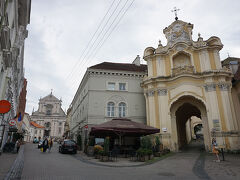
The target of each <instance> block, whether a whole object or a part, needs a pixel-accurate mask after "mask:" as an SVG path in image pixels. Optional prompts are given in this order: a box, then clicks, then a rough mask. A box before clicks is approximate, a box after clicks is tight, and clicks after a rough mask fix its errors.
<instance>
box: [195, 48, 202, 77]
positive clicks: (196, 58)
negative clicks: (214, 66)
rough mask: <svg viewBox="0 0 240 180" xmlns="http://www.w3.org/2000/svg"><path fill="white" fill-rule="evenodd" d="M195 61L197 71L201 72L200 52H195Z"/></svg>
mask: <svg viewBox="0 0 240 180" xmlns="http://www.w3.org/2000/svg"><path fill="white" fill-rule="evenodd" d="M193 62H194V67H195V69H196V71H197V72H198V73H199V72H201V66H200V59H199V53H197V52H193Z"/></svg>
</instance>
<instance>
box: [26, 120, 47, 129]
mask: <svg viewBox="0 0 240 180" xmlns="http://www.w3.org/2000/svg"><path fill="white" fill-rule="evenodd" d="M30 124H31V125H32V126H34V127H36V128H45V127H44V126H41V125H39V124H38V123H36V122H34V121H31V122H30Z"/></svg>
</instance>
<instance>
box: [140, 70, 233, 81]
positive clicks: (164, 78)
mask: <svg viewBox="0 0 240 180" xmlns="http://www.w3.org/2000/svg"><path fill="white" fill-rule="evenodd" d="M219 76H227V77H233V75H232V72H231V71H229V70H227V69H220V70H210V71H204V72H202V73H196V72H195V73H182V74H177V75H174V76H173V75H172V76H156V77H146V78H144V79H143V82H142V83H141V84H142V85H146V84H151V83H156V82H169V81H174V80H176V79H179V78H182V77H191V78H194V79H204V78H207V77H219Z"/></svg>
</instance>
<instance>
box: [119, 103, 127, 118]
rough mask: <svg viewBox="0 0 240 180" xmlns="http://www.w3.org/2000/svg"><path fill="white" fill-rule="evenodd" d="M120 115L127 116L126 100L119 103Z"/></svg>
mask: <svg viewBox="0 0 240 180" xmlns="http://www.w3.org/2000/svg"><path fill="white" fill-rule="evenodd" d="M118 112H119V117H125V116H126V104H125V103H124V102H121V103H119V109H118Z"/></svg>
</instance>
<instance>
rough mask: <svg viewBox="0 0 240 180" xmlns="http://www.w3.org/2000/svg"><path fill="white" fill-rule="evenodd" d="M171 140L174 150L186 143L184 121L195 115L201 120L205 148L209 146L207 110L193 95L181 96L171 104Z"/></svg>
mask: <svg viewBox="0 0 240 180" xmlns="http://www.w3.org/2000/svg"><path fill="white" fill-rule="evenodd" d="M170 110H171V119H172V122H171V124H172V136H173V137H172V140H173V144H174V147H175V150H176V151H177V150H179V149H181V148H183V147H184V146H185V145H187V144H188V140H187V129H186V127H187V126H186V123H187V122H188V121H189V120H191V117H193V116H195V117H198V118H200V119H201V120H202V124H203V135H204V144H205V149H206V150H208V149H209V146H210V137H209V128H208V121H207V112H206V107H205V105H204V103H203V102H202V101H201V100H199V99H196V98H195V97H193V96H182V97H180V98H178V99H177V100H176V101H175V102H174V103H173V104H172V105H171V109H170Z"/></svg>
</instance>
